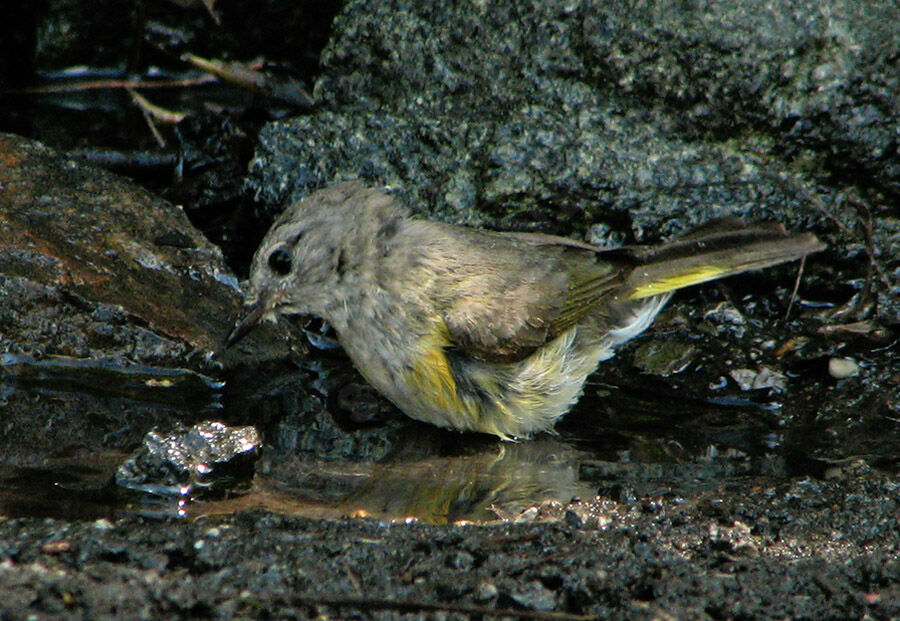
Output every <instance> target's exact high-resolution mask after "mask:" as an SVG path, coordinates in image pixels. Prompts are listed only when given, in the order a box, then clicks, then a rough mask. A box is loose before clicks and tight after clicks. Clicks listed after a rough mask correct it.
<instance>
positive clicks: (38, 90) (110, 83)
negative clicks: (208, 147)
mask: <svg viewBox="0 0 900 621" xmlns="http://www.w3.org/2000/svg"><path fill="white" fill-rule="evenodd" d="M217 81H218V78H217V77H216V76H214V75H211V74H209V73H207V74H204V75H202V76H198V77H196V78H184V79H181V80H154V81H151V82H144V81H142V80H92V81H90V82H76V83H74V84H59V85H53V86H37V87H34V88H13V89H9V90H3V91H0V92H2V93H4V94H6V95H50V94H53V93H78V92H81V91H89V90H94V89H104V88H109V89H115V88H140V89H146V88H184V87H187V86H198V85H201V84H208V83H209V82H217Z"/></svg>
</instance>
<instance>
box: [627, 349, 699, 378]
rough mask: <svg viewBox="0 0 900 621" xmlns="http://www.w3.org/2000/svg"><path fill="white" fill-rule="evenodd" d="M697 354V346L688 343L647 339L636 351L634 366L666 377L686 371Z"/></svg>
mask: <svg viewBox="0 0 900 621" xmlns="http://www.w3.org/2000/svg"><path fill="white" fill-rule="evenodd" d="M696 354H697V350H696V348H694V347H693V346H692V345H690V344H688V343H678V342H675V341H660V340H652V341H646V342H645V343H642V344H641V345H639V346H638V348H637V349H636V350H635V352H634V366H635V367H637V368H638V369H640V370H641V371H643V372H645V373H651V374H653V375H661V376H663V377H665V376H667V375H675V374H677V373H681V372H682V371H684V370H685V369H686V368H687V367H688V365H689V364H691V361H692V360H693V359H694V356H695V355H696Z"/></svg>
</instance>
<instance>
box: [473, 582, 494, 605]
mask: <svg viewBox="0 0 900 621" xmlns="http://www.w3.org/2000/svg"><path fill="white" fill-rule="evenodd" d="M497 593H498V590H497V585H495V584H494V583H493V582H479V583H478V586H477V587H475V599H476V600H478V601H479V602H486V601H488V600H490V599H494V598H495V597H497Z"/></svg>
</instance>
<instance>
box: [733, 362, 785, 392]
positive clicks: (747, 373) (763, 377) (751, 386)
mask: <svg viewBox="0 0 900 621" xmlns="http://www.w3.org/2000/svg"><path fill="white" fill-rule="evenodd" d="M729 375H730V376H731V379H733V380H734V381H735V382H737V384H738V386H740V388H741V390H762V389H771V390H774V391H776V392H784V391H785V390H787V376H786V375H785V374H784V373H781V372H780V371H777V370H775V369H770V368H768V367H761V368H760V369H758V370H755V369H732V370H731V372H730V373H729Z"/></svg>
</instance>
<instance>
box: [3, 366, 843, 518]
mask: <svg viewBox="0 0 900 621" xmlns="http://www.w3.org/2000/svg"><path fill="white" fill-rule="evenodd" d="M5 363H6V364H5V365H4V376H3V382H2V389H0V394H2V399H3V402H4V405H5V406H6V407H5V411H4V423H5V432H4V445H5V446H4V451H5V453H6V463H5V464H4V465H2V466H0V514H3V515H7V516H10V517H19V516H40V517H58V518H67V519H71V518H72V517H77V518H80V519H97V518H111V519H112V518H115V517H119V516H121V515H127V514H139V515H144V516H148V517H160V518H163V517H172V516H181V517H198V516H203V515H221V514H231V513H234V512H237V511H241V510H245V509H248V508H262V509H267V510H270V511H274V512H277V513H283V514H288V515H296V516H309V517H340V516H347V515H369V516H373V517H378V518H382V519H389V520H408V519H414V520H420V521H426V522H436V523H441V522H456V521H492V520H515V519H527V518H528V515H529V514H528V510H529V508H532V507H535V506H540V505H541V504H543V503H554V502H558V503H567V502H569V501H571V500H572V499H573V498H582V499H585V498H591V497H593V496H595V495H597V494H600V495H602V496H606V497H611V498H613V499H615V500H619V501H622V502H629V500H630V499H632V498H638V497H642V496H646V495H648V494H649V495H651V496H652V495H668V496H670V497H674V498H688V497H691V496H693V495H695V494H697V493H698V492H702V491H703V490H704V489H707V488H715V487H716V486H721V485H727V484H728V481H729V480H731V479H732V478H733V477H747V476H758V475H765V476H768V477H775V478H782V477H783V478H786V477H789V476H796V475H812V476H819V477H827V476H831V475H833V474H834V473H835V472H836V471H839V469H840V467H841V462H840V461H828V460H822V459H816V458H815V457H814V456H813V454H812V452H811V451H812V448H813V447H814V444H815V440H814V435H809V436H808V437H807V436H804V435H802V434H799V433H797V432H796V431H792V430H791V429H789V428H784V426H783V425H779V422H778V421H782V420H784V418H785V417H784V414H785V413H784V412H779V415H778V417H777V418H776V417H775V416H774V415H773V413H772V407H773V406H772V405H771V404H767V403H765V402H762V403H754V402H752V401H749V400H743V401H742V400H736V399H721V400H719V402H717V403H709V402H708V401H696V400H690V399H678V396H677V394H676V393H674V392H671V391H669V392H666V391H662V392H654V391H651V390H642V391H639V392H638V391H634V390H630V391H629V390H624V389H621V388H617V387H613V386H607V385H602V384H589V385H588V387H587V390H586V394H585V397H584V398H583V399H582V401H581V402H580V403H579V404H578V405H577V406H576V408H575V409H574V410H573V412H571V413H570V414H569V415H568V416H567V417H566V418H565V419H564V420H563V421H562V422H561V423H560V424H559V425H558V434H556V435H550V434H545V435H542V436H539V437H537V438H534V439H532V440H529V441H522V442H515V443H513V442H501V441H497V440H495V439H493V438H489V437H486V436H480V435H473V434H458V433H452V432H446V431H442V430H438V429H435V428H433V427H430V426H427V425H421V424H418V423H415V422H413V421H408V420H407V419H405V418H402V417H398V418H396V419H392V420H390V421H388V423H387V424H386V425H384V426H374V427H372V428H368V429H365V428H364V429H356V430H344V429H340V428H338V427H337V426H336V425H334V422H333V421H332V420H331V416H330V415H328V414H327V413H325V412H319V413H318V414H316V415H315V416H314V417H313V418H312V419H308V420H306V421H305V422H304V421H303V420H300V419H298V420H293V419H292V418H291V416H287V417H286V418H284V419H278V420H276V421H274V422H272V421H269V422H268V424H267V421H265V420H263V421H259V425H260V432H261V434H262V436H263V439H264V445H263V448H262V450H261V455H260V458H259V460H258V461H257V462H256V464H255V474H253V475H252V479H248V480H245V481H237V482H235V484H234V485H232V486H231V487H226V488H225V489H224V491H223V490H221V489H219V490H217V491H216V493H215V494H213V495H212V497H210V495H209V494H208V493H205V492H208V491H209V489H210V487H209V485H208V484H207V483H204V484H202V485H201V484H197V485H195V486H191V485H186V486H185V487H184V488H182V489H180V490H179V491H177V493H172V494H168V495H147V494H137V493H134V492H129V491H126V490H124V489H122V488H120V487H117V486H116V485H115V483H114V476H115V473H116V469H117V468H118V467H119V466H120V465H121V464H122V463H123V462H124V461H125V460H126V459H127V457H128V454H129V452H130V451H131V450H132V449H133V448H134V447H135V446H137V445H138V444H139V443H140V441H141V439H142V438H143V437H144V434H145V433H147V432H148V431H150V430H151V429H152V428H154V427H158V428H165V427H166V426H167V425H171V424H173V423H174V422H183V421H189V420H205V419H207V418H208V417H210V415H211V414H212V415H216V414H221V415H222V418H223V419H225V420H228V421H229V422H231V423H233V424H238V422H237V421H235V420H232V419H235V418H238V416H237V415H235V413H233V412H229V411H228V407H227V403H226V404H225V407H221V405H220V402H221V400H222V399H221V397H222V395H221V394H220V393H219V392H218V391H217V388H218V387H219V385H218V384H216V383H214V382H209V381H199V380H198V379H197V377H196V375H195V374H186V375H185V374H181V375H179V374H178V373H175V372H166V373H161V372H157V371H152V372H151V370H148V369H128V370H121V369H118V370H117V369H113V368H107V365H100V366H97V365H93V366H90V367H85V366H84V365H76V366H74V367H68V368H66V367H64V365H62V364H60V363H59V362H58V361H57V362H53V363H47V364H43V363H39V362H38V361H35V360H30V359H29V360H25V359H19V358H14V357H7V358H6V359H5ZM160 378H163V379H162V380H161V379H160ZM175 380H179V381H175ZM188 380H189V381H188ZM91 382H93V383H94V385H93V387H91V388H90V390H86V388H87V385H88V384H90V383H91ZM117 386H118V387H117ZM164 386H168V387H169V388H168V390H170V391H171V392H165V393H163V394H161V390H163V387H164ZM179 390H180V391H182V392H181V393H179V392H178V391H179ZM204 395H205V397H204ZM204 399H205V401H204ZM249 415H252V412H244V413H243V416H244V420H242V421H239V423H240V424H246V423H247V422H248V420H247V416H249ZM310 421H312V422H310ZM306 434H309V435H308V436H307V435H306Z"/></svg>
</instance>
